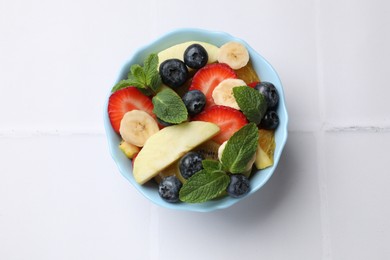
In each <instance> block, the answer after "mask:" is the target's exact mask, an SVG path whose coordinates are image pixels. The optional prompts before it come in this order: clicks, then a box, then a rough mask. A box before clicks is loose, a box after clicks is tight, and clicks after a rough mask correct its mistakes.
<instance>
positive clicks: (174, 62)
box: [107, 41, 279, 203]
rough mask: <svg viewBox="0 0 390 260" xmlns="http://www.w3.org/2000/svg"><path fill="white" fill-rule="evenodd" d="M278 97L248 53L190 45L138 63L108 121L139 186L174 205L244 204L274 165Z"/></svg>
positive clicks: (115, 92)
mask: <svg viewBox="0 0 390 260" xmlns="http://www.w3.org/2000/svg"><path fill="white" fill-rule="evenodd" d="M278 103H279V94H278V91H277V89H276V88H275V86H274V85H273V84H272V82H266V81H262V80H261V75H258V73H257V72H256V71H255V70H254V68H253V66H252V63H251V57H250V55H249V53H248V50H247V49H246V47H245V46H244V45H243V44H241V43H239V42H234V41H230V42H226V43H224V44H223V45H222V46H216V45H213V44H210V43H207V42H201V41H187V42H183V43H180V44H176V45H174V46H171V47H169V48H167V49H165V50H163V51H161V52H159V53H150V55H149V56H148V57H147V58H146V59H145V61H144V62H143V64H133V65H132V66H131V68H130V70H129V73H128V76H127V78H126V79H123V80H121V81H120V82H118V83H117V84H116V85H115V86H114V87H113V88H112V93H111V95H110V97H109V102H108V108H107V109H108V115H109V119H110V123H111V126H112V128H113V130H114V131H115V132H116V133H117V134H118V135H119V136H120V137H121V140H122V141H121V142H120V143H119V144H118V149H120V150H121V151H123V153H124V154H125V155H126V156H127V157H128V158H129V159H130V160H131V163H132V164H133V176H134V179H135V180H136V182H137V183H138V184H139V185H144V184H145V183H148V182H155V183H156V192H157V193H158V194H159V195H160V197H161V198H162V199H163V200H165V201H167V202H169V203H202V202H205V201H208V200H213V199H218V198H221V197H224V196H231V197H234V198H240V197H242V196H245V195H246V194H247V193H248V192H249V191H250V188H251V185H250V182H251V177H252V175H253V174H257V172H258V171H257V170H262V169H265V168H267V167H270V166H272V165H273V155H274V150H275V145H276V143H275V130H276V128H277V127H278V125H279V117H278V113H277V108H278Z"/></svg>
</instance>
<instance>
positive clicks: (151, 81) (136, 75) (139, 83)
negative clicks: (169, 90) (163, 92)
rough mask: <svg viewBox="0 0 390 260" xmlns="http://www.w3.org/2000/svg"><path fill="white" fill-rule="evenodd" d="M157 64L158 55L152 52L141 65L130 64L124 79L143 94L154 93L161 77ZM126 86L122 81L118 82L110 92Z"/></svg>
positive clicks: (159, 85) (159, 84) (157, 88)
mask: <svg viewBox="0 0 390 260" xmlns="http://www.w3.org/2000/svg"><path fill="white" fill-rule="evenodd" d="M157 66H158V56H157V54H155V53H152V54H150V55H149V56H148V57H147V58H146V59H145V61H144V66H143V67H142V66H141V65H139V64H133V65H131V67H130V71H129V73H128V75H127V78H128V79H126V80H124V81H126V82H130V83H131V84H130V85H131V86H135V87H137V88H138V89H139V90H141V91H142V93H144V94H145V95H148V96H150V95H154V94H156V93H157V92H158V90H159V88H160V87H161V78H160V74H159V72H158V70H157ZM126 86H128V85H126ZM126 86H124V84H123V83H121V84H119V83H118V84H116V85H115V86H114V87H113V88H112V92H115V91H117V90H119V89H121V88H124V87H126Z"/></svg>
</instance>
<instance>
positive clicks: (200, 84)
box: [189, 63, 237, 107]
mask: <svg viewBox="0 0 390 260" xmlns="http://www.w3.org/2000/svg"><path fill="white" fill-rule="evenodd" d="M228 78H234V79H235V78H237V74H236V72H235V71H234V70H233V69H232V68H230V67H229V66H228V65H226V64H224V63H212V64H209V65H206V66H204V67H203V68H201V69H200V70H198V71H197V72H196V73H195V75H194V77H193V79H192V83H191V86H190V88H189V90H194V89H197V90H200V91H202V92H203V94H205V96H206V107H209V106H212V105H215V103H214V100H213V97H212V94H213V90H214V89H215V87H216V86H218V84H219V83H220V82H221V81H222V80H224V79H228Z"/></svg>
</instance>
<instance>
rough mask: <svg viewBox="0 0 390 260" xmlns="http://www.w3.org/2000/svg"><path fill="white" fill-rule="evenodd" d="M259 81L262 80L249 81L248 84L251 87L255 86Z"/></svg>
mask: <svg viewBox="0 0 390 260" xmlns="http://www.w3.org/2000/svg"><path fill="white" fill-rule="evenodd" d="M258 83H260V82H258V81H255V82H252V83H249V84H248V86H249V87H251V88H254V87H256V85H257V84H258Z"/></svg>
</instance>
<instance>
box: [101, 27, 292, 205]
mask: <svg viewBox="0 0 390 260" xmlns="http://www.w3.org/2000/svg"><path fill="white" fill-rule="evenodd" d="M183 35H196V37H195V39H192V40H197V39H196V38H205V36H208V37H209V38H210V39H214V38H215V39H220V38H223V39H226V38H228V39H230V40H232V41H238V42H241V43H242V44H244V45H245V46H246V47H247V49H248V51H249V53H250V54H251V59H252V56H253V55H255V56H258V59H256V60H260V61H261V62H262V63H264V64H263V65H266V66H267V67H268V69H269V70H270V71H271V73H272V74H273V76H274V77H275V78H276V80H277V82H276V84H275V82H272V83H274V85H275V86H276V87H277V88H278V92H279V98H280V100H279V107H278V110H280V111H282V113H283V115H284V120H283V122H282V121H281V122H280V125H279V126H278V129H277V130H276V131H278V132H279V135H278V136H280V137H282V138H281V139H278V143H277V149H275V154H274V164H273V165H272V166H271V167H269V168H267V169H264V170H261V171H263V172H265V171H267V173H268V174H266V175H265V177H264V178H263V179H262V181H261V182H260V183H258V184H257V185H256V186H255V187H251V190H250V192H249V193H248V194H247V195H246V196H244V197H241V198H238V199H236V198H230V197H228V196H226V197H225V198H222V199H218V200H211V201H208V202H204V203H198V204H188V203H168V202H165V201H163V200H162V199H161V198H160V199H159V200H156V199H154V198H153V197H152V196H150V194H149V192H148V189H145V185H139V184H138V183H137V182H136V181H135V180H134V178H132V173H130V174H129V175H128V174H125V171H127V170H128V168H129V167H124V165H123V164H122V162H121V160H122V159H123V156H124V155H123V153H122V154H121V155H120V154H119V156H118V151H119V149H118V143H115V145H114V143H113V140H112V139H113V134H115V135H117V134H116V133H115V132H113V129H112V127H111V123H110V120H109V117H108V112H107V107H108V101H109V97H110V95H111V94H112V93H111V89H109V91H108V94H107V96H106V99H105V103H104V108H103V116H104V117H103V121H104V128H105V134H106V139H107V143H108V147H109V151H110V155H111V157H112V159H113V160H114V162H115V164H116V166H117V168H118V169H119V171H120V173H121V175H122V176H123V177H124V178H125V179H127V180H128V181H129V182H130V183H131V184H132V186H134V188H135V189H136V190H137V191H138V192H140V193H141V194H142V195H143V196H144V197H146V198H147V199H148V200H150V201H151V202H153V203H154V204H156V205H159V206H161V207H164V208H169V209H175V210H182V211H195V212H210V211H214V210H221V209H225V208H228V207H230V206H232V205H234V204H236V203H237V202H239V201H241V200H243V199H246V198H248V197H250V196H251V195H252V194H254V193H256V192H257V191H258V190H259V189H261V188H262V187H263V186H264V185H265V183H267V182H268V180H269V179H270V178H271V176H272V175H273V173H274V171H275V170H276V168H277V166H278V163H279V160H280V157H281V154H282V152H283V150H284V146H285V144H286V142H287V137H288V113H287V107H286V100H285V95H284V90H283V85H282V83H281V80H280V78H279V75H278V73H277V72H276V70H275V69H274V68H273V67H272V65H271V64H270V63H269V62H268V61H267V60H266V59H265V58H264V57H263V56H262V55H260V54H259V53H258V52H257V51H256V50H255V49H253V48H252V47H251V46H250V45H249V44H248V43H247V42H245V41H244V40H242V39H240V38H238V37H235V36H232V35H231V34H228V33H226V32H222V31H211V30H206V29H199V28H178V29H173V30H171V31H168V32H167V33H165V34H162V35H160V36H159V37H157V38H156V39H155V40H153V41H152V42H150V43H149V44H145V45H144V46H142V47H139V48H136V49H135V50H134V51H132V52H131V53H130V55H129V56H128V57H127V59H125V62H123V63H122V66H121V67H120V68H121V69H120V72H119V74H118V76H117V79H116V81H115V82H114V84H115V83H117V82H119V81H120V80H122V79H123V78H124V75H127V73H128V70H129V68H130V66H131V64H134V63H135V62H134V60H135V59H137V57H138V56H142V53H145V52H147V51H148V50H149V49H151V48H152V49H153V48H154V49H156V48H155V47H156V46H157V45H159V51H161V50H163V49H165V48H167V47H169V46H172V44H170V45H169V44H168V46H167V44H165V45H164V44H161V42H171V41H172V40H170V39H171V38H175V37H178V36H180V37H182V36H183ZM200 36H202V37H200ZM189 40H190V39H188V40H187V41H189ZM181 42H184V41H181ZM223 42H226V40H224V41H223ZM179 43H180V42H176V44H179ZM165 46H167V47H165ZM148 53H151V52H148ZM138 59H139V58H138ZM142 60H143V59H142ZM252 61H253V59H252ZM119 138H120V137H119V136H118V135H117V138H116V139H119ZM275 139H276V137H275ZM126 159H127V158H126ZM127 160H129V159H127ZM129 163H130V164H131V161H130V160H129ZM130 168H131V170H132V165H130ZM258 171H260V170H257V172H258ZM130 175H131V176H130Z"/></svg>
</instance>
